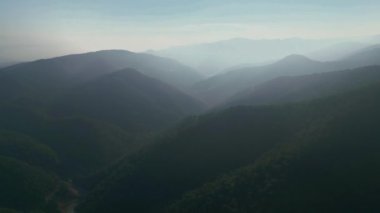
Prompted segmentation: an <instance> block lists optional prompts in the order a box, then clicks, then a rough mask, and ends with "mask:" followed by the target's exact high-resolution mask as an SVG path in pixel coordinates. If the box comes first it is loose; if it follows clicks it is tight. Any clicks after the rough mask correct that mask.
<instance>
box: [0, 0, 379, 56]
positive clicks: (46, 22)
mask: <svg viewBox="0 0 380 213" xmlns="http://www.w3.org/2000/svg"><path fill="white" fill-rule="evenodd" d="M379 11H380V1H379V0H0V55H2V54H4V53H5V52H7V51H8V52H9V50H10V49H12V51H10V53H11V54H20V55H22V54H24V55H25V56H24V57H28V55H30V57H32V58H33V57H35V56H36V55H38V56H42V57H43V56H49V55H54V54H56V55H60V54H63V53H69V52H83V51H88V50H98V49H111V48H118V49H129V50H132V51H143V50H146V49H151V48H152V49H159V48H164V47H168V46H174V45H182V44H190V43H199V42H205V41H214V40H222V39H228V38H233V37H247V38H285V37H303V38H326V37H344V36H363V35H374V34H379V33H380V12H379ZM13 52H15V53H13ZM31 53H34V54H31Z"/></svg>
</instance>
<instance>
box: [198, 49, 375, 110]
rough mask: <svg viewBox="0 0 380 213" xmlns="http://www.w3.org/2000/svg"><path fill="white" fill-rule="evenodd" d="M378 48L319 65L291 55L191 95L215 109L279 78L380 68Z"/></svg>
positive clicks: (218, 79) (211, 82)
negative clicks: (243, 92) (228, 100)
mask: <svg viewBox="0 0 380 213" xmlns="http://www.w3.org/2000/svg"><path fill="white" fill-rule="evenodd" d="M379 59H380V48H379V47H378V46H371V47H368V48H365V49H362V50H360V51H357V52H355V53H353V54H351V55H349V56H347V57H345V58H343V59H341V60H338V61H331V62H319V61H315V60H311V59H309V58H306V57H305V56H301V55H290V56H287V57H285V58H283V59H282V60H280V61H278V62H275V63H273V64H269V65H265V66H254V67H247V68H242V69H237V70H232V71H229V72H227V73H224V74H220V75H216V76H213V77H210V78H208V79H206V80H203V81H200V82H198V83H196V84H194V85H193V87H192V91H193V92H192V94H193V95H194V96H196V97H198V98H199V99H201V100H204V101H205V102H206V103H208V104H209V105H210V106H216V105H218V104H221V103H223V102H225V101H226V100H227V99H229V98H232V97H233V96H234V95H236V94H237V93H239V92H242V91H244V90H247V89H249V88H251V87H254V86H257V85H258V84H261V83H263V82H265V81H268V80H272V79H274V78H277V77H280V76H295V75H303V74H311V73H319V72H327V71H334V70H343V69H349V68H356V67H362V66H370V65H380V60H379Z"/></svg>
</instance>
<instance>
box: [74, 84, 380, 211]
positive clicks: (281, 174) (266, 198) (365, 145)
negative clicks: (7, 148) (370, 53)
mask: <svg viewBox="0 0 380 213" xmlns="http://www.w3.org/2000/svg"><path fill="white" fill-rule="evenodd" d="M379 92H380V87H379V86H378V85H376V86H374V87H369V88H366V89H363V90H358V91H355V92H351V93H348V94H345V95H341V96H335V97H331V98H327V99H322V100H318V101H313V102H310V103H305V104H297V105H287V106H277V107H238V108H233V109H229V110H227V111H224V112H221V113H212V114H209V115H206V116H201V117H199V118H194V119H190V120H189V121H188V122H187V123H186V124H183V126H182V127H179V129H178V131H177V132H175V133H173V135H171V136H168V137H167V138H164V139H162V141H161V142H160V143H158V144H156V145H154V146H152V147H151V148H150V149H147V150H146V151H145V152H142V153H141V154H139V155H137V156H136V157H134V158H129V159H126V160H125V161H124V162H123V163H121V164H119V165H118V167H116V168H114V169H113V170H112V172H111V173H110V174H109V176H108V177H106V178H105V179H103V181H101V183H100V184H98V185H97V187H96V188H95V190H94V191H93V192H92V193H90V195H89V196H88V198H87V199H86V200H85V201H84V203H82V204H81V205H80V207H79V209H78V211H79V212H104V211H108V212H128V211H131V212H161V211H164V209H165V208H167V209H166V210H167V211H169V212H181V213H182V212H185V213H186V212H189V213H190V212H222V213H223V212H226V213H227V212H228V213H230V212H363V211H364V212H368V211H369V212H375V211H374V209H376V210H379V208H378V207H377V205H376V202H375V201H376V200H378V198H379V197H378V195H377V194H376V193H375V192H376V191H378V190H379V189H380V185H379V184H378V183H379V182H378V177H379V175H380V171H378V169H377V168H380V165H378V164H380V159H379V157H378V156H377V154H376V153H377V150H378V149H379V148H380V147H379V146H380V144H379V143H378V141H379V139H380V135H379V134H378V131H377V125H376V122H377V120H378V119H380V114H379V112H378V109H379V107H380V98H379V97H378V94H379ZM249 164H251V166H248V167H245V166H247V165H249ZM244 167H245V168H244ZM238 168H241V169H238ZM236 169H238V170H237V171H235V172H232V171H234V170H236ZM230 172H232V173H230ZM223 174H224V175H225V174H227V175H225V176H224V177H221V178H218V177H220V176H221V175H223ZM213 179H214V180H215V181H214V182H213V181H211V182H209V181H210V180H213ZM206 182H209V184H206V185H205V186H204V187H201V186H202V185H203V184H204V183H206ZM198 187H201V188H199V189H197V190H195V191H193V192H190V193H187V194H186V192H187V191H190V190H192V189H196V188H198ZM183 194H186V195H185V196H184V197H183V198H182V199H181V200H179V201H178V202H175V203H174V204H173V202H174V201H175V200H176V199H179V198H180V197H181V196H182V195H183ZM345 204H346V205H345Z"/></svg>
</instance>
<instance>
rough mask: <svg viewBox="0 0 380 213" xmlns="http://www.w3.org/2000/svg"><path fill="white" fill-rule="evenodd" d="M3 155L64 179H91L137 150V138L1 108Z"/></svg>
mask: <svg viewBox="0 0 380 213" xmlns="http://www.w3.org/2000/svg"><path fill="white" fill-rule="evenodd" d="M0 116H1V118H2V119H1V120H0V130H1V131H0V132H1V134H0V136H1V137H0V140H1V142H0V146H1V147H2V151H1V152H0V153H1V154H2V155H5V156H8V157H13V158H17V159H19V160H22V161H24V162H26V163H29V164H31V165H35V166H39V167H42V168H44V169H46V170H48V171H54V172H56V173H59V174H60V175H62V176H64V177H70V178H74V177H78V176H83V175H89V174H91V173H94V172H96V171H97V170H99V169H101V168H103V167H105V166H107V165H109V164H111V163H112V162H114V161H116V160H118V159H119V158H121V157H122V156H123V155H125V154H127V153H128V152H130V151H132V150H133V149H134V148H135V146H136V145H135V144H134V139H135V137H136V135H135V134H134V135H132V134H128V133H127V132H125V131H123V130H122V129H120V128H118V127H116V126H114V125H112V124H106V123H103V122H99V121H96V120H91V119H86V118H80V117H77V118H75V117H72V118H64V119H54V118H51V117H48V116H46V115H45V114H41V113H39V112H36V111H33V110H32V109H30V108H28V107H20V106H14V105H0Z"/></svg>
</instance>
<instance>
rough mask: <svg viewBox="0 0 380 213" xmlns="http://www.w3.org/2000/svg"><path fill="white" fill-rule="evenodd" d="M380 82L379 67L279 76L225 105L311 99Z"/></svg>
mask: <svg viewBox="0 0 380 213" xmlns="http://www.w3.org/2000/svg"><path fill="white" fill-rule="evenodd" d="M378 82H380V66H371V67H364V68H358V69H354V70H344V71H334V72H327V73H318V74H311V75H302V76H292V77H289V76H288V77H279V78H276V79H273V80H271V81H268V82H265V83H263V84H260V85H258V86H256V87H253V88H251V89H248V90H246V91H244V92H242V93H241V94H238V95H236V96H235V97H233V98H232V99H231V100H229V101H227V104H226V106H236V105H263V104H265V105H271V104H283V103H289V102H298V101H305V100H312V99H315V98H320V97H324V96H331V95H335V94H339V93H343V92H346V91H349V90H354V89H357V88H360V87H362V86H363V85H367V84H375V83H378Z"/></svg>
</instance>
